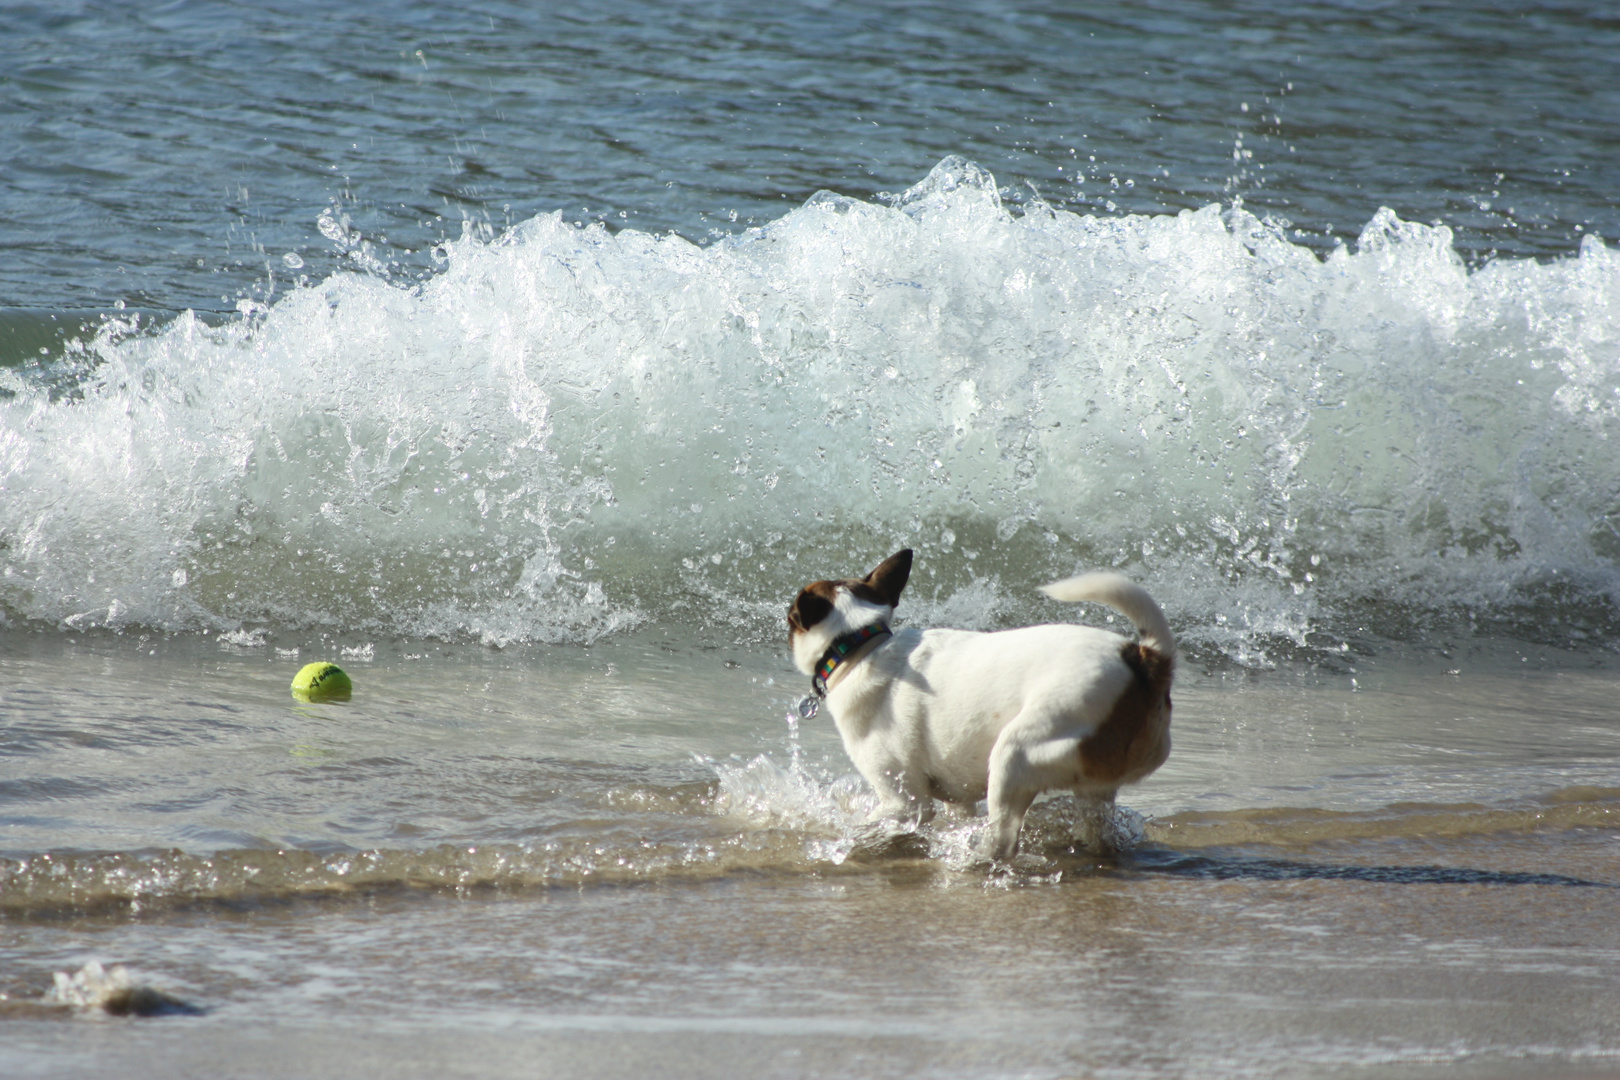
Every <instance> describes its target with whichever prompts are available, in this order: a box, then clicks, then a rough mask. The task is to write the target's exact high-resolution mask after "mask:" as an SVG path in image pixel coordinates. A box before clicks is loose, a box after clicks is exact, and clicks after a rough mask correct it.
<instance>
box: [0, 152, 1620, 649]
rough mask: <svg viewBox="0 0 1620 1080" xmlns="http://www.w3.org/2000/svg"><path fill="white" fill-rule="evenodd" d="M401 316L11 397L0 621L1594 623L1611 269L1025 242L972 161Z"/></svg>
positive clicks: (331, 308)
mask: <svg viewBox="0 0 1620 1080" xmlns="http://www.w3.org/2000/svg"><path fill="white" fill-rule="evenodd" d="M439 254H440V256H441V257H442V260H441V261H442V268H441V270H440V271H439V272H438V273H437V274H436V275H434V276H433V277H431V278H429V279H427V280H425V281H423V282H420V283H418V284H416V285H414V286H410V287H404V286H401V285H399V284H397V283H390V282H388V281H385V280H382V279H380V278H378V277H375V276H370V275H367V274H364V273H342V274H337V275H334V276H332V277H329V278H327V279H326V280H324V281H321V282H318V283H314V284H309V285H306V286H303V287H299V288H297V289H295V290H294V291H292V292H290V293H288V294H285V295H284V296H282V297H281V298H280V299H279V300H277V301H276V302H275V303H274V304H272V305H270V306H268V307H258V308H252V307H251V306H250V310H248V311H246V312H245V313H244V314H243V316H242V317H241V318H240V319H239V320H237V321H233V322H231V323H228V324H226V325H223V326H218V327H211V326H208V325H205V324H204V323H203V322H202V321H201V320H199V319H198V318H196V317H193V316H191V315H189V314H187V315H184V316H181V317H180V318H177V319H175V320H173V321H172V322H170V323H168V324H167V325H164V326H162V327H160V328H156V329H145V330H137V329H135V328H134V327H132V326H131V325H130V324H129V323H122V322H116V321H115V322H112V323H110V324H109V325H108V327H107V328H106V329H105V330H104V331H103V332H102V333H101V334H100V335H99V336H98V337H97V338H96V340H94V341H93V342H91V343H88V344H86V345H82V346H80V347H78V348H76V349H74V350H70V352H69V353H68V354H67V355H65V356H63V357H62V358H60V360H59V362H58V363H57V364H55V365H54V366H50V367H46V368H41V369H39V370H38V371H37V372H34V373H32V374H29V373H22V374H19V373H17V372H12V373H9V374H7V375H6V376H5V377H6V379H7V382H6V384H5V386H4V387H3V388H0V390H3V397H0V485H3V491H4V499H3V501H0V604H3V607H4V610H5V611H7V612H9V613H10V614H11V615H12V616H13V617H15V618H20V619H24V620H43V621H46V622H49V623H59V624H66V625H67V626H70V627H78V628H85V627H90V626H108V627H113V628H121V627H125V626H129V625H132V624H140V625H145V626H150V627H156V628H162V629H168V630H190V629H201V628H215V629H223V630H236V629H240V628H242V627H244V626H266V627H271V628H277V627H284V626H286V627H334V628H342V629H346V630H363V631H367V632H373V631H374V632H378V633H389V634H406V635H437V636H445V637H456V638H468V639H473V640H478V639H482V640H486V641H490V642H494V643H504V642H512V641H525V640H533V641H586V640H592V639H594V638H597V637H599V636H601V635H603V634H606V633H611V632H613V631H615V630H617V629H620V628H624V627H627V626H629V625H632V624H634V623H636V622H638V621H641V620H644V619H647V618H653V619H669V620H673V621H676V622H685V623H691V624H695V625H702V626H705V627H718V628H719V629H720V630H721V631H722V632H724V633H726V634H734V635H738V636H743V637H747V636H755V635H759V634H766V633H775V632H776V631H775V624H776V621H777V620H778V618H779V615H780V611H781V609H782V608H783V606H784V604H785V602H786V599H787V598H788V596H789V595H790V594H791V592H792V590H793V589H794V588H795V587H796V586H797V585H798V584H800V583H802V582H803V581H804V580H808V579H810V578H814V577H820V576H827V575H834V574H838V575H843V574H848V573H852V572H860V571H864V570H865V569H868V568H869V567H868V565H867V564H868V563H871V562H875V561H876V559H878V558H880V557H881V556H882V555H884V554H886V553H887V552H888V551H889V550H892V549H893V548H895V547H898V546H901V545H907V546H911V547H914V548H916V549H917V552H918V571H917V574H916V576H915V577H914V579H913V584H912V586H911V591H910V592H909V593H908V605H909V607H908V609H907V610H908V611H910V612H911V613H912V614H913V616H914V617H936V616H937V617H942V618H946V619H948V620H950V621H954V622H957V623H958V624H969V625H986V626H993V625H1002V624H1006V623H1008V622H1011V621H1017V620H1019V619H1023V618H1029V617H1035V616H1041V617H1047V618H1051V617H1062V616H1061V614H1060V613H1059V612H1058V610H1057V609H1054V608H1053V607H1052V606H1051V605H1047V604H1046V603H1045V602H1044V601H1038V600H1036V599H1035V598H1034V597H1033V589H1034V586H1035V585H1037V584H1039V583H1040V582H1042V581H1044V580H1047V579H1049V578H1051V577H1055V576H1059V575H1063V574H1068V573H1071V572H1073V571H1074V570H1076V569H1077V568H1081V567H1093V566H1110V567H1117V568H1120V569H1122V570H1123V571H1125V572H1127V573H1129V574H1131V575H1133V576H1135V577H1137V578H1139V579H1140V580H1142V581H1144V582H1145V583H1146V584H1147V585H1148V586H1149V588H1150V589H1152V590H1153V591H1154V593H1155V594H1156V595H1157V596H1158V597H1159V598H1160V600H1161V602H1162V603H1163V604H1164V606H1165V607H1166V609H1167V610H1169V611H1170V612H1171V613H1172V621H1173V622H1175V623H1176V625H1177V629H1178V633H1180V634H1182V635H1183V636H1184V637H1185V638H1186V640H1187V641H1189V642H1190V643H1193V644H1203V645H1207V646H1209V647H1212V648H1215V649H1217V650H1223V651H1226V652H1227V653H1229V654H1231V655H1234V656H1238V657H1240V658H1242V657H1245V656H1249V655H1254V654H1255V650H1256V649H1257V648H1259V647H1261V646H1263V645H1264V643H1266V642H1268V641H1283V642H1289V641H1292V642H1297V643H1304V642H1307V641H1310V640H1313V638H1312V635H1313V634H1321V635H1326V636H1327V637H1329V638H1331V637H1333V636H1334V635H1339V634H1344V633H1348V632H1350V631H1351V630H1353V629H1354V628H1355V627H1357V626H1359V625H1363V624H1367V623H1368V621H1369V620H1371V621H1373V622H1378V621H1379V620H1382V624H1383V625H1386V626H1389V627H1394V628H1396V632H1398V631H1399V628H1400V627H1409V626H1412V625H1422V624H1424V623H1426V622H1427V621H1430V620H1432V619H1434V618H1439V617H1444V618H1454V617H1455V618H1472V619H1474V620H1476V621H1477V620H1486V621H1487V622H1489V621H1492V620H1502V619H1509V620H1511V619H1515V618H1521V617H1524V616H1525V614H1526V613H1527V612H1529V613H1532V614H1533V616H1534V617H1535V619H1536V620H1537V621H1538V623H1544V622H1546V621H1547V620H1548V619H1553V620H1558V625H1559V626H1560V627H1562V629H1561V630H1559V631H1558V632H1557V633H1558V634H1559V635H1563V636H1567V637H1569V638H1571V639H1573V640H1579V639H1581V638H1583V637H1586V636H1590V635H1595V634H1598V633H1601V632H1603V631H1604V630H1606V629H1612V628H1613V627H1614V625H1615V623H1616V597H1617V596H1620V439H1617V438H1616V436H1620V260H1617V259H1616V258H1615V256H1614V253H1613V252H1611V251H1610V250H1609V249H1608V248H1607V247H1606V246H1605V245H1604V244H1603V242H1602V241H1601V240H1598V239H1596V238H1593V237H1589V238H1587V240H1586V241H1585V242H1584V244H1583V246H1582V248H1581V250H1580V253H1579V255H1578V257H1571V258H1568V259H1565V260H1562V261H1557V262H1552V263H1545V264H1543V263H1536V262H1532V261H1523V262H1518V261H1509V260H1499V261H1497V262H1494V263H1491V264H1489V265H1486V266H1484V267H1482V268H1480V269H1477V270H1474V271H1472V272H1470V271H1469V270H1468V269H1467V268H1466V267H1465V266H1464V265H1463V263H1462V261H1461V260H1460V259H1459V258H1458V256H1457V255H1456V254H1455V252H1454V251H1453V250H1452V246H1451V234H1450V232H1449V230H1447V229H1446V228H1445V227H1443V226H1439V225H1434V226H1430V225H1422V224H1418V223H1414V222H1408V221H1402V220H1401V219H1400V218H1398V217H1397V216H1396V215H1395V214H1394V213H1393V212H1391V211H1389V210H1380V211H1379V212H1378V213H1377V214H1376V215H1375V216H1374V217H1373V219H1372V220H1371V221H1370V222H1369V223H1368V225H1367V227H1366V229H1365V230H1364V231H1363V232H1362V235H1361V237H1360V240H1359V242H1358V244H1357V245H1356V249H1355V250H1354V251H1351V250H1347V249H1344V248H1339V249H1337V250H1335V251H1333V252H1331V253H1330V254H1328V255H1327V256H1326V257H1325V258H1319V257H1318V256H1317V255H1316V254H1314V253H1313V252H1312V251H1311V250H1309V249H1308V248H1306V247H1304V246H1302V245H1299V244H1295V243H1292V242H1290V240H1289V238H1288V236H1287V233H1286V230H1285V229H1284V228H1283V227H1282V226H1280V225H1278V224H1275V223H1268V222H1263V221H1260V220H1257V219H1256V218H1255V217H1253V216H1252V215H1250V214H1249V213H1247V212H1246V211H1244V210H1243V209H1241V208H1236V207H1228V208H1223V207H1219V206H1206V207H1204V208H1202V209H1199V210H1187V211H1183V212H1181V213H1180V214H1178V215H1175V216H1159V217H1135V216H1124V217H1102V218H1099V217H1091V216H1079V215H1076V214H1073V213H1069V212H1066V211H1059V210H1053V209H1051V208H1049V207H1046V206H1044V205H1042V204H1039V203H1035V204H1033V205H1025V206H1024V207H1023V208H1022V209H1021V212H1020V213H1018V214H1016V215H1015V214H1012V213H1010V212H1009V211H1008V209H1007V208H1006V207H1004V206H1003V205H1002V202H1001V198H1000V196H999V194H998V190H997V187H996V183H995V181H994V179H993V178H992V177H991V176H989V174H988V173H986V172H984V171H983V170H981V169H979V168H978V167H976V166H975V165H973V164H972V163H970V162H967V161H964V160H961V159H957V158H951V159H947V160H946V161H944V162H941V163H940V165H939V166H938V167H936V168H935V169H934V170H933V171H932V172H931V173H930V174H929V176H928V177H927V178H925V179H924V180H923V181H922V182H921V183H919V184H918V185H917V186H915V187H914V188H912V189H910V190H908V191H906V192H904V193H901V194H899V195H897V196H893V197H891V198H888V199H886V200H880V201H878V202H873V203H868V202H862V201H858V200H855V199H850V198H846V197H843V196H839V195H835V194H832V193H828V192H822V193H820V194H818V195H816V196H814V197H812V198H811V199H809V200H808V201H807V202H806V203H805V204H804V205H803V206H801V207H799V208H797V209H795V210H792V211H791V212H789V213H787V214H786V215H785V216H783V217H782V218H780V219H779V220H777V221H774V222H771V223H769V224H767V225H765V226H763V227H759V228H752V229H749V230H748V231H746V232H744V233H742V234H740V235H737V236H734V237H731V238H729V239H725V240H722V241H719V242H717V243H715V244H712V245H710V246H708V247H699V246H695V245H693V244H691V243H688V242H687V241H685V240H683V239H681V238H679V237H677V236H674V235H668V236H653V235H648V234H645V233H640V232H636V231H633V230H625V231H621V232H618V233H612V232H609V231H608V230H607V229H605V228H604V227H602V226H601V225H591V226H589V227H585V228H580V227H576V226H574V225H572V224H570V223H569V222H568V221H565V220H564V219H563V218H562V216H561V215H560V214H551V215H545V216H541V217H537V218H534V219H532V220H529V221H526V222H523V223H522V224H520V225H518V226H516V227H514V228H512V229H511V230H509V231H508V232H507V233H505V234H504V235H501V236H499V237H497V238H492V239H491V238H484V239H480V238H479V237H478V236H477V235H475V234H473V233H472V232H469V233H468V235H466V236H465V237H464V238H463V239H461V240H459V241H456V242H452V243H449V244H447V245H445V246H444V248H443V250H442V251H441V252H439Z"/></svg>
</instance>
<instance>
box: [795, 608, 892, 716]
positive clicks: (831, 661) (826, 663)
mask: <svg viewBox="0 0 1620 1080" xmlns="http://www.w3.org/2000/svg"><path fill="white" fill-rule="evenodd" d="M888 635H889V628H888V627H887V626H884V625H883V624H882V623H872V624H871V625H869V626H863V627H861V628H860V629H859V630H851V631H850V632H849V633H847V634H845V635H843V636H842V637H838V638H834V639H833V643H832V644H831V645H829V646H827V651H826V652H824V653H822V654H821V659H820V660H818V661H817V662H816V673H815V674H814V675H812V676H810V689H811V690H812V691H813V692H814V693H815V695H816V697H818V698H824V697H826V696H827V680H828V679H830V678H832V674H833V672H835V671H837V670H838V669H839V668H840V667H842V666H843V665H844V664H846V663H848V662H849V658H850V655H851V654H852V653H854V652H855V651H856V650H858V649H860V648H861V646H863V645H865V644H866V643H867V642H869V641H872V640H874V639H876V638H879V637H887V636H888Z"/></svg>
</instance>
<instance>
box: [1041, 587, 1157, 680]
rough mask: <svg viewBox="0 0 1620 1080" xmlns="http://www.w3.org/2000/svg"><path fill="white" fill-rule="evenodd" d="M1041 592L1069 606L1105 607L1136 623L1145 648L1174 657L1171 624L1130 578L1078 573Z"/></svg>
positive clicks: (1143, 590) (1044, 588)
mask: <svg viewBox="0 0 1620 1080" xmlns="http://www.w3.org/2000/svg"><path fill="white" fill-rule="evenodd" d="M1041 592H1043V593H1045V594H1046V595H1047V596H1050V597H1051V598H1052V599H1054V600H1062V601H1063V602H1065V603H1069V604H1075V603H1079V602H1080V601H1082V600H1090V601H1092V602H1093V603H1098V604H1107V605H1108V606H1109V607H1111V608H1113V609H1114V610H1115V611H1118V612H1120V613H1122V614H1123V615H1124V616H1125V617H1126V618H1127V619H1130V620H1131V622H1132V623H1134V624H1136V632H1137V633H1138V634H1139V635H1141V638H1142V644H1143V645H1144V646H1145V647H1147V648H1149V649H1152V650H1153V651H1154V652H1156V653H1158V654H1159V655H1161V656H1163V657H1164V658H1165V659H1167V660H1168V659H1170V658H1172V657H1174V656H1175V655H1176V639H1175V635H1173V634H1171V633H1170V624H1169V623H1168V622H1166V621H1165V618H1164V612H1163V611H1161V610H1160V609H1159V605H1158V604H1157V603H1155V602H1154V600H1153V597H1151V596H1149V595H1148V594H1147V590H1146V589H1144V588H1142V586H1140V585H1138V584H1136V583H1135V582H1133V581H1131V580H1130V579H1129V578H1125V577H1121V576H1120V575H1119V574H1110V573H1107V572H1098V573H1092V574H1081V575H1080V576H1079V577H1072V578H1065V579H1064V580H1062V581H1054V582H1052V584H1050V585H1042V586H1041Z"/></svg>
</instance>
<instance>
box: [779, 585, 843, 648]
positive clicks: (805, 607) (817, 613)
mask: <svg viewBox="0 0 1620 1080" xmlns="http://www.w3.org/2000/svg"><path fill="white" fill-rule="evenodd" d="M838 585H839V583H838V582H836V581H812V582H811V583H810V584H808V585H806V586H805V587H804V588H803V589H801V590H799V595H798V596H796V597H794V598H793V603H792V605H791V606H789V607H788V636H789V637H792V636H793V635H794V634H798V633H803V632H804V631H806V630H808V629H810V628H811V627H812V626H814V625H816V623H818V622H820V621H821V620H822V619H825V618H826V617H827V616H828V615H831V614H832V609H833V597H834V596H836V595H837V594H838Z"/></svg>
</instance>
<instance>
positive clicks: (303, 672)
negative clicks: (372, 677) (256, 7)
mask: <svg viewBox="0 0 1620 1080" xmlns="http://www.w3.org/2000/svg"><path fill="white" fill-rule="evenodd" d="M292 693H293V697H295V698H298V699H300V700H302V701H348V700H349V695H350V694H352V693H354V683H352V682H350V681H349V676H348V675H347V674H346V673H345V672H344V670H343V669H342V668H340V667H338V666H337V665H336V664H332V663H328V662H327V661H325V660H321V661H318V662H316V663H313V664H305V665H304V666H303V667H301V668H299V669H298V674H297V675H294V676H293V681H292Z"/></svg>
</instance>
